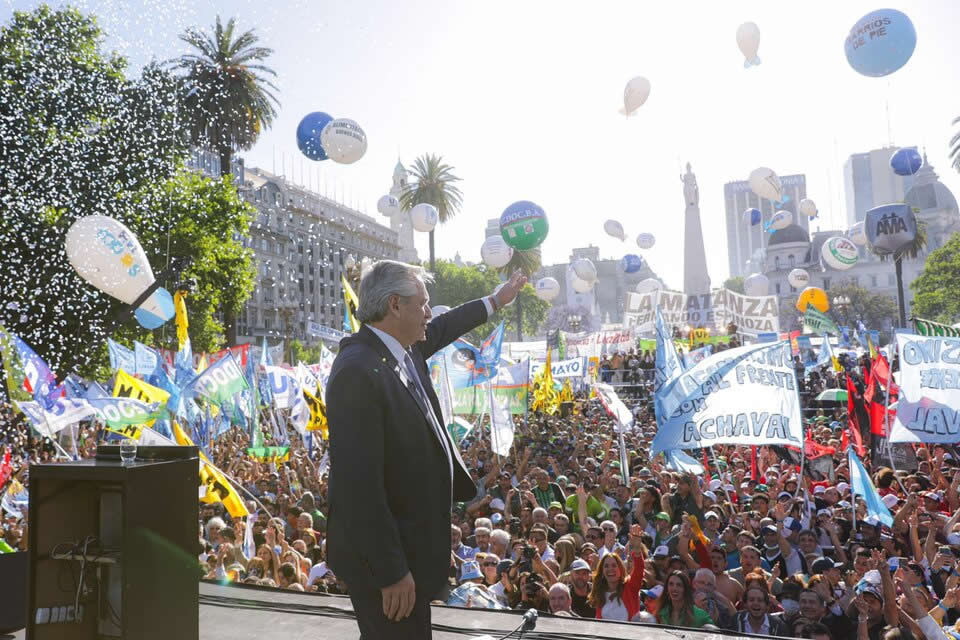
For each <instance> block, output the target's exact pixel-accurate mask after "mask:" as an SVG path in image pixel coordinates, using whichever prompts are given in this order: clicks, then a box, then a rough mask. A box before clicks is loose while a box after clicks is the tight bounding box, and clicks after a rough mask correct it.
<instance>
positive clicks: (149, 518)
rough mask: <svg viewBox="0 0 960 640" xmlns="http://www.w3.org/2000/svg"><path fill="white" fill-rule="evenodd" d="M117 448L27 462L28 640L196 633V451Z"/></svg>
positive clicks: (191, 638) (189, 637) (189, 638)
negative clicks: (125, 456) (93, 455)
mask: <svg viewBox="0 0 960 640" xmlns="http://www.w3.org/2000/svg"><path fill="white" fill-rule="evenodd" d="M117 449H118V448H117V447H101V450H103V451H104V452H106V455H101V457H99V458H98V459H95V460H80V461H77V462H68V463H61V464H37V465H31V466H30V484H29V487H30V507H29V525H30V526H29V554H30V557H29V560H30V567H29V572H28V582H27V589H28V593H27V612H26V615H27V638H28V639H29V640H74V639H76V640H80V639H91V640H93V639H98V640H99V639H103V638H138V639H139V638H144V639H149V638H158V639H159V638H163V639H164V640H168V639H170V638H177V639H178V640H181V639H182V640H195V639H196V638H197V637H198V633H199V631H198V600H197V591H198V584H197V583H198V578H199V566H198V562H197V555H198V540H199V537H198V517H197V514H198V509H197V495H198V475H197V471H198V465H199V460H198V458H197V449H196V447H155V448H150V450H149V451H147V452H146V453H149V455H150V457H151V458H152V459H139V458H138V459H137V460H136V461H134V462H132V463H129V464H126V465H124V464H123V463H121V461H120V459H119V455H116V456H114V455H112V454H115V453H116V454H118V453H119V452H118V451H116V450H117ZM163 450H166V451H163ZM138 453H139V452H138ZM164 458H167V459H164Z"/></svg>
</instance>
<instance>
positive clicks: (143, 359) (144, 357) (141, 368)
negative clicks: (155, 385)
mask: <svg viewBox="0 0 960 640" xmlns="http://www.w3.org/2000/svg"><path fill="white" fill-rule="evenodd" d="M133 359H134V370H133V373H136V374H137V375H141V376H149V375H152V374H153V372H154V371H155V370H156V368H157V366H158V365H159V364H160V362H161V359H160V354H159V353H157V352H156V351H154V350H153V349H151V348H150V347H148V346H147V345H145V344H143V343H140V342H137V341H134V342H133ZM124 371H130V370H129V369H124Z"/></svg>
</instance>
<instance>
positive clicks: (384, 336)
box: [367, 324, 407, 364]
mask: <svg viewBox="0 0 960 640" xmlns="http://www.w3.org/2000/svg"><path fill="white" fill-rule="evenodd" d="M367 328H368V329H370V331H373V333H374V335H376V336H377V337H378V338H380V341H381V342H383V344H384V345H385V346H386V347H387V349H389V350H390V354H391V355H392V356H393V357H394V358H396V359H397V362H399V363H400V364H403V361H404V357H405V356H406V355H407V350H406V349H404V348H403V345H402V344H400V341H399V340H397V339H396V338H394V337H393V336H392V335H390V334H389V333H387V332H386V331H382V330H380V329H377V328H376V327H371V326H370V325H369V324H368V325H367Z"/></svg>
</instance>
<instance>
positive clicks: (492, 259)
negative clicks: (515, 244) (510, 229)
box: [480, 236, 513, 269]
mask: <svg viewBox="0 0 960 640" xmlns="http://www.w3.org/2000/svg"><path fill="white" fill-rule="evenodd" d="M480 257H481V258H483V261H484V262H485V263H487V264H488V265H489V266H491V267H493V268H494V269H500V268H502V267H505V266H507V263H509V262H510V259H511V258H513V248H512V247H511V246H510V245H508V244H507V243H506V242H504V241H503V238H502V237H501V236H490V237H488V238H487V239H486V240H484V241H483V245H481V247H480Z"/></svg>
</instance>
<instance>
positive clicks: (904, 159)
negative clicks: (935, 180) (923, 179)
mask: <svg viewBox="0 0 960 640" xmlns="http://www.w3.org/2000/svg"><path fill="white" fill-rule="evenodd" d="M922 166H923V157H921V156H920V153H919V152H918V151H917V150H916V149H914V148H913V147H904V148H903V149H897V150H896V151H894V153H893V155H892V156H890V168H891V169H893V172H894V173H895V174H897V175H898V176H912V175H913V174H915V173H916V172H917V171H920V167H922Z"/></svg>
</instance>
